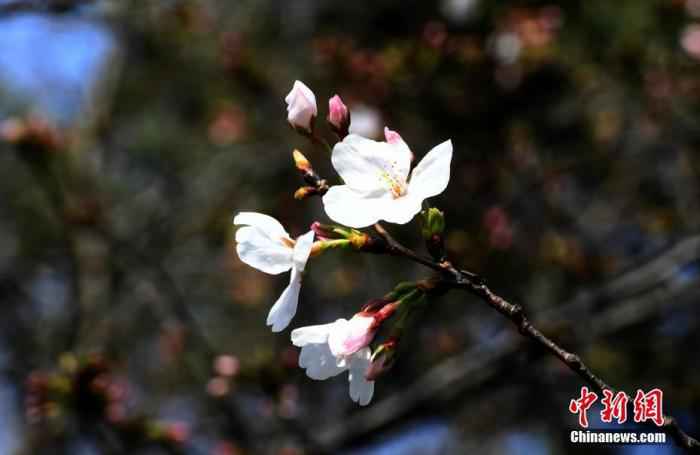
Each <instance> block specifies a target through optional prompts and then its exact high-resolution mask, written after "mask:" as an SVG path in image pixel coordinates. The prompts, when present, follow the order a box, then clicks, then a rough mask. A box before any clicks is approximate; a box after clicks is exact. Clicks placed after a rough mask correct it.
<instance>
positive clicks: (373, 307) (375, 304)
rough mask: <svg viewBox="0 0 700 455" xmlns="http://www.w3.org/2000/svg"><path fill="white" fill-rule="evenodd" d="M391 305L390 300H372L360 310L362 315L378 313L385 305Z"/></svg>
mask: <svg viewBox="0 0 700 455" xmlns="http://www.w3.org/2000/svg"><path fill="white" fill-rule="evenodd" d="M388 303H390V301H389V300H386V299H371V300H370V301H368V302H367V303H365V304H364V305H363V306H362V308H361V309H360V312H361V313H376V312H377V311H379V310H381V309H382V308H383V307H384V305H386V304H388Z"/></svg>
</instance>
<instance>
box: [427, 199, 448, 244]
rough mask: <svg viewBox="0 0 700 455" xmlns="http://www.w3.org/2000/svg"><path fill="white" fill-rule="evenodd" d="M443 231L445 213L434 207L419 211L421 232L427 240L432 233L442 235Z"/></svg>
mask: <svg viewBox="0 0 700 455" xmlns="http://www.w3.org/2000/svg"><path fill="white" fill-rule="evenodd" d="M444 231H445V214H444V213H443V212H442V211H440V210H439V209H437V208H435V207H430V208H429V209H427V210H423V211H422V212H421V233H422V234H423V238H424V239H426V240H428V239H430V238H431V237H432V236H434V235H442V233H443V232H444Z"/></svg>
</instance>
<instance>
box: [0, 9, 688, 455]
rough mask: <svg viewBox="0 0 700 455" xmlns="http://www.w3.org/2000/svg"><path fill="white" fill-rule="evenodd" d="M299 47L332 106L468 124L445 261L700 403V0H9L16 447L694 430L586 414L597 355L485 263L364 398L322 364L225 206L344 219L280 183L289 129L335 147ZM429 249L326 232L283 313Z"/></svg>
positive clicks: (5, 259) (440, 303) (305, 315)
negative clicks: (546, 339) (295, 112)
mask: <svg viewBox="0 0 700 455" xmlns="http://www.w3.org/2000/svg"><path fill="white" fill-rule="evenodd" d="M295 79H301V80H303V81H304V82H306V83H307V84H308V85H309V86H310V87H311V88H312V89H313V90H314V91H315V93H316V96H317V98H318V101H319V108H320V118H319V120H322V119H323V118H324V117H325V114H326V112H327V104H326V103H327V99H328V98H329V97H330V96H332V95H334V94H335V93H339V94H340V95H341V96H342V97H343V99H344V100H345V101H346V103H347V104H348V105H349V106H350V108H351V110H352V115H353V126H352V127H353V129H354V130H355V131H356V132H359V133H361V134H364V135H367V136H370V137H381V130H382V128H383V127H384V125H389V126H390V127H391V128H392V129H395V130H397V131H399V132H400V133H401V135H402V136H403V138H404V139H405V140H406V141H407V142H408V143H409V144H410V146H411V148H412V149H413V151H414V152H415V153H416V155H417V156H418V157H421V156H422V155H423V154H424V153H425V152H427V150H429V149H430V147H432V146H433V145H435V144H437V143H439V142H442V141H443V140H445V139H448V138H451V139H452V141H453V143H454V145H455V155H454V160H453V165H452V178H451V181H450V185H449V187H448V189H447V191H446V192H445V193H444V194H442V195H441V196H439V197H437V198H435V199H434V200H433V204H434V205H437V206H439V207H441V208H442V209H443V210H444V211H445V213H446V217H447V225H448V234H447V246H448V249H449V251H450V254H451V255H452V257H453V258H454V259H455V261H456V262H458V263H460V264H461V265H462V266H464V267H467V268H469V269H470V270H474V271H476V272H478V273H479V274H481V275H482V276H484V277H485V278H486V279H487V280H488V282H489V283H490V285H491V286H492V288H493V289H495V290H497V291H498V292H500V293H501V294H502V295H504V296H506V297H508V298H510V299H512V300H513V301H515V302H518V303H521V304H522V305H524V307H525V308H526V310H527V311H528V313H529V314H531V315H532V316H533V319H534V320H535V321H536V322H537V323H538V324H539V325H540V326H541V328H542V329H543V331H545V333H547V334H549V335H551V336H552V337H553V338H554V339H556V340H557V341H559V342H561V343H562V344H563V345H564V346H565V347H567V348H570V349H573V350H575V351H576V352H578V353H579V354H581V355H582V357H583V358H584V359H585V360H586V361H587V362H588V363H589V364H590V366H591V367H592V368H593V369H594V371H596V372H597V373H599V374H600V375H601V376H602V377H603V378H605V379H606V380H607V381H608V382H610V383H611V384H614V385H616V386H618V387H620V388H622V389H624V390H626V391H628V392H634V391H635V390H636V389H637V388H641V389H644V390H649V389H651V388H652V387H660V388H662V389H663V390H664V391H665V401H664V406H665V409H666V411H668V412H669V413H671V414H673V415H674V416H676V417H677V418H678V420H679V421H680V422H681V425H682V426H683V427H684V428H685V429H686V430H687V431H688V432H689V433H691V434H693V435H695V436H696V437H697V436H698V435H700V368H698V360H699V356H698V348H699V347H700V345H699V342H700V334H699V333H700V332H698V326H699V324H700V316H699V310H698V298H699V297H700V287H699V286H698V283H699V282H700V199H699V198H700V181H699V180H698V175H699V173H700V154H698V148H699V147H700V127H699V126H698V125H700V123H698V121H699V120H700V109H699V108H700V105H699V101H700V1H698V0H643V1H641V0H615V1H610V0H587V1H583V2H567V1H561V2H555V1H509V0H489V1H486V0H439V1H417V0H415V1H389V0H374V1H372V2H371V3H365V2H348V1H314V0H295V1H290V2H285V1H279V0H255V1H253V0H237V1H214V0H210V1H205V0H202V1H178V0H163V1H155V0H152V1H151V0H149V1H136V0H134V1H127V0H124V1H118V0H112V1H110V0H93V1H90V0H82V1H81V0H53V1H40V0H25V1H22V0H18V1H13V0H3V1H0V137H1V142H0V213H1V215H0V453H2V454H13V455H14V454H17V455H25V454H26V455H29V454H42V455H43V454H71V455H92V454H122V453H124V454H127V453H128V454H161V453H173V454H211V455H241V454H280V455H282V454H284V455H297V454H315V453H340V454H353V455H380V454H381V455H384V454H461V453H471V452H474V453H484V454H501V453H508V454H511V453H512V454H568V453H601V454H625V455H632V454H635V455H636V454H648V453H659V454H675V453H680V452H679V451H678V450H677V449H676V448H675V447H674V446H673V445H672V444H668V445H661V446H647V447H643V446H629V447H624V446H618V447H614V446H611V447H604V446H595V447H593V446H587V447H574V446H572V445H571V444H569V443H568V431H569V430H570V429H573V428H576V427H577V420H576V417H575V416H573V415H571V414H570V413H569V412H568V410H567V408H568V403H569V400H570V399H572V398H574V397H576V396H577V395H578V394H579V390H580V386H581V385H582V384H581V381H580V380H579V378H578V377H575V376H574V375H573V374H572V373H571V372H570V371H568V370H567V369H566V368H564V367H563V366H562V365H561V364H560V363H559V362H558V361H556V360H555V359H552V358H550V357H548V356H547V355H546V354H545V353H543V352H542V351H540V350H539V349H538V348H537V347H536V346H534V345H533V344H532V343H531V342H528V341H527V340H522V339H520V337H519V335H518V334H517V333H516V332H515V331H514V330H513V329H512V328H511V326H510V325H509V322H508V321H506V320H504V319H503V318H502V317H500V316H499V315H498V314H496V313H495V312H493V311H492V310H491V309H490V308H488V307H486V305H484V304H483V303H482V302H480V301H478V300H476V299H474V298H472V297H470V296H468V295H461V294H458V293H452V294H448V295H446V296H444V297H442V298H440V299H438V300H435V301H434V302H431V304H430V305H429V307H428V309H427V311H425V313H424V314H423V315H422V316H421V318H419V320H417V321H416V322H415V325H414V326H413V327H412V330H411V333H410V336H408V337H406V338H405V339H404V340H403V341H402V345H401V348H400V357H399V360H398V363H397V364H396V366H395V368H394V369H393V370H392V371H391V373H390V374H387V375H386V376H384V377H382V378H381V379H380V381H379V382H378V383H377V387H376V392H375V397H374V400H373V403H372V404H371V405H370V406H368V407H366V408H359V407H358V406H356V405H355V404H354V403H352V402H351V401H350V399H349V397H348V395H347V394H348V392H347V379H346V377H344V376H338V377H337V378H335V379H332V380H328V381H324V382H314V381H311V380H310V379H308V378H306V377H305V376H304V374H303V371H301V370H300V369H299V368H298V367H297V366H296V361H297V354H298V352H297V350H296V349H295V348H293V347H292V346H291V345H290V342H289V336H288V335H289V330H287V331H285V332H284V333H282V334H277V335H273V334H272V333H270V331H269V329H268V328H267V327H266V326H265V324H264V320H265V315H266V314H267V311H268V309H269V307H270V305H271V303H272V302H273V301H274V299H276V297H277V295H278V294H279V292H281V290H282V289H283V288H284V286H286V280H287V279H286V277H274V276H269V275H265V274H263V273H260V272H258V271H255V270H253V269H251V268H248V267H247V266H244V265H243V264H242V263H241V262H240V261H239V260H238V258H237V256H236V254H235V245H234V242H233V236H234V228H233V226H232V225H231V219H232V215H233V214H234V213H235V212H236V211H240V210H256V211H261V212H265V213H269V214H271V215H274V216H275V217H276V218H278V219H280V220H281V221H282V222H283V223H284V224H285V226H286V227H287V228H288V230H289V231H290V232H291V233H292V234H293V235H298V234H300V233H303V232H305V231H306V230H307V229H308V226H309V224H310V223H311V222H312V221H314V220H319V221H324V220H326V218H325V216H324V213H323V210H322V207H321V205H320V201H319V200H318V199H310V200H307V201H303V202H301V201H295V200H294V199H293V198H292V194H293V192H294V190H295V189H296V188H297V187H298V186H299V184H300V183H301V182H300V179H299V176H298V175H297V173H296V171H295V170H294V168H293V164H292V160H291V154H290V152H291V150H292V149H293V148H295V147H296V148H300V149H302V150H303V151H304V152H305V154H306V155H307V156H308V157H309V158H310V159H311V161H312V162H313V163H314V165H315V167H316V169H317V170H318V171H319V172H320V173H321V174H322V175H324V176H327V177H329V178H331V177H333V173H332V169H331V167H330V162H329V159H328V155H327V153H326V152H324V151H323V150H320V149H314V148H313V147H312V146H310V145H309V144H308V143H307V142H306V141H305V140H304V139H303V138H302V137H300V136H298V135H296V134H295V133H294V132H293V131H292V130H291V128H289V126H288V124H287V123H286V112H285V105H284V102H283V98H284V96H285V95H286V93H287V92H288V91H289V89H290V88H291V86H292V83H293V81H294V80H295ZM319 125H320V126H321V127H323V122H319ZM323 131H324V134H325V132H327V130H323ZM327 137H328V138H329V139H330V138H331V136H330V135H328V136H327ZM391 230H392V232H393V233H394V234H395V235H396V236H397V237H399V238H400V239H401V240H402V241H403V242H405V243H406V244H407V245H410V246H412V247H415V248H417V249H421V248H422V245H421V240H420V235H419V231H418V229H417V228H416V226H415V225H406V226H391ZM425 275H426V271H425V270H422V269H421V268H420V267H419V266H416V265H413V264H410V263H405V262H400V261H398V260H395V259H391V258H383V257H375V256H366V255H356V254H355V255H353V254H351V253H342V252H339V253H333V254H326V255H324V256H322V257H320V258H318V259H317V260H314V261H313V262H312V263H310V266H309V268H308V274H307V277H306V279H305V284H304V287H303V289H302V300H301V305H300V310H299V313H298V314H297V317H296V318H295V320H294V321H293V324H292V326H300V325H306V324H313V323H321V322H327V321H331V320H334V319H335V318H337V317H348V316H350V315H352V314H353V313H354V312H355V311H357V309H358V308H359V307H360V306H361V305H362V304H363V303H364V302H366V301H367V300H368V299H370V298H374V297H379V296H381V295H383V294H384V293H386V292H388V291H389V290H391V289H392V288H393V286H394V284H395V283H396V282H398V281H405V280H412V279H418V278H421V277H423V276H425ZM597 409H599V408H597ZM595 415H597V412H595V408H594V412H593V413H591V419H592V422H593V423H592V426H594V427H601V425H602V424H601V423H600V422H599V421H597V419H596V418H595Z"/></svg>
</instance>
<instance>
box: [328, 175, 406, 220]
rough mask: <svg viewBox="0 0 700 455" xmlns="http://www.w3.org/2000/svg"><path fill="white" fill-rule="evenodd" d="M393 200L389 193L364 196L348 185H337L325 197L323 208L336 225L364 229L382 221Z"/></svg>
mask: <svg viewBox="0 0 700 455" xmlns="http://www.w3.org/2000/svg"><path fill="white" fill-rule="evenodd" d="M392 200H393V198H392V197H391V195H390V194H389V193H381V194H369V195H363V194H362V193H358V192H357V191H354V190H352V189H351V188H349V187H348V186H347V185H336V186H332V187H331V188H330V189H329V190H328V192H327V193H326V194H325V195H324V196H323V208H324V209H325V210H326V215H328V218H330V219H332V220H333V221H335V222H336V223H339V224H342V225H345V226H349V227H354V228H363V227H367V226H371V225H372V224H374V223H376V222H377V221H379V220H380V219H382V212H383V210H384V209H385V208H386V205H387V204H389V203H391V201H392Z"/></svg>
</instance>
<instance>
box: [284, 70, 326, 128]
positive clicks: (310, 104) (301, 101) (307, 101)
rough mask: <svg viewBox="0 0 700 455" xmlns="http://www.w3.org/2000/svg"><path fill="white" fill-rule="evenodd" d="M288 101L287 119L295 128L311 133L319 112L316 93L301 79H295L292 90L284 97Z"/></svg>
mask: <svg viewBox="0 0 700 455" xmlns="http://www.w3.org/2000/svg"><path fill="white" fill-rule="evenodd" d="M284 101H286V103H287V121H289V124H290V125H292V126H293V127H294V128H296V129H299V130H303V131H305V132H307V133H311V131H312V130H313V121H314V119H315V118H316V115H317V114H318V110H317V108H316V95H314V92H312V91H311V89H310V88H309V87H307V86H306V85H304V83H303V82H301V81H294V86H293V87H292V91H291V92H289V94H288V95H287V97H286V98H285V99H284Z"/></svg>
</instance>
